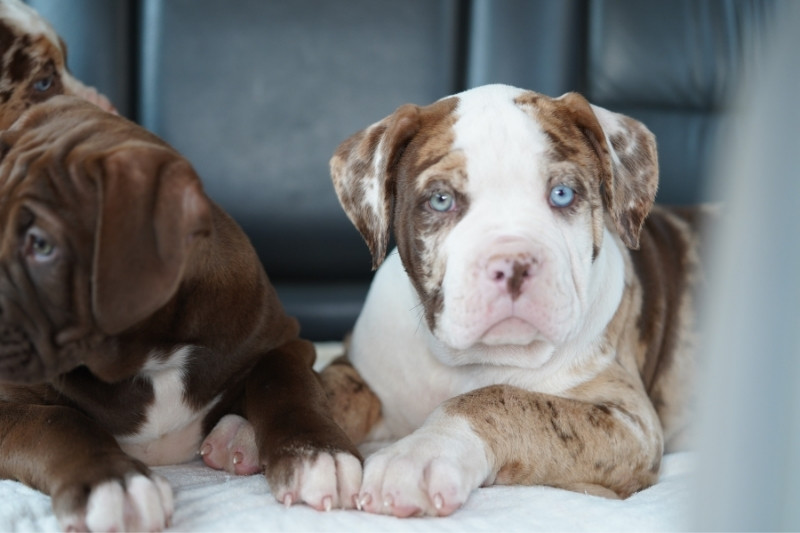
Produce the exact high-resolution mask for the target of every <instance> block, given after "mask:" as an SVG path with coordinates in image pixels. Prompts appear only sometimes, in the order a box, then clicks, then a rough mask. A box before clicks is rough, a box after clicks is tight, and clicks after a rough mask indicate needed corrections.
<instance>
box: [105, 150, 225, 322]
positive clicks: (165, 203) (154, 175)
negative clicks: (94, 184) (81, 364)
mask: <svg viewBox="0 0 800 533" xmlns="http://www.w3.org/2000/svg"><path fill="white" fill-rule="evenodd" d="M95 169H96V170H95V171H96V172H100V173H101V176H99V180H98V183H99V185H100V186H99V189H100V200H99V212H98V221H97V231H96V235H95V245H94V246H95V248H94V265H93V280H92V281H93V283H92V287H93V289H92V305H93V309H94V315H95V320H96V321H97V324H98V326H99V327H100V329H101V330H103V331H104V332H105V333H107V334H109V335H113V334H117V333H120V332H122V331H124V330H125V329H127V328H129V327H131V326H133V325H135V324H136V323H138V322H140V321H141V320H143V319H145V318H147V317H148V316H149V315H151V314H152V313H154V312H155V311H156V310H158V309H159V308H161V307H162V306H163V305H164V304H166V303H167V302H168V301H169V300H170V299H171V298H172V296H173V295H174V293H175V291H176V290H177V288H178V285H179V284H180V281H181V279H182V276H183V273H184V270H185V267H186V264H187V260H188V258H189V252H190V251H191V248H192V246H193V244H194V241H195V240H196V239H197V238H198V237H201V236H203V235H208V234H209V233H210V232H211V229H212V221H211V206H210V203H209V200H208V199H207V197H206V195H205V193H204V192H203V190H202V186H201V184H200V180H199V178H198V177H197V175H196V174H195V172H194V170H193V169H192V167H191V165H190V164H189V163H188V162H187V161H186V160H185V159H183V158H181V157H180V156H178V155H176V154H175V153H174V152H172V151H171V150H169V149H168V148H166V147H162V146H159V145H155V144H149V143H145V142H142V143H129V144H126V145H124V146H122V147H120V148H116V149H114V150H113V151H112V152H111V153H108V154H106V155H104V156H103V157H102V158H101V159H100V160H99V161H97V162H96V165H95Z"/></svg>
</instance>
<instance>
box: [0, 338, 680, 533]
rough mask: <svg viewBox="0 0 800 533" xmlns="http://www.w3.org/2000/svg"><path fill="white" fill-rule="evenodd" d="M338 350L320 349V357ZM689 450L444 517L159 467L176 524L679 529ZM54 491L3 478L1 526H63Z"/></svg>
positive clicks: (506, 491)
mask: <svg viewBox="0 0 800 533" xmlns="http://www.w3.org/2000/svg"><path fill="white" fill-rule="evenodd" d="M335 351H336V350H335V349H334V350H333V351H329V350H327V347H324V348H323V350H321V353H320V355H321V357H320V359H321V364H324V363H325V362H326V361H327V360H329V356H330V355H333V353H334V352H335ZM693 458H694V455H693V454H691V453H679V454H671V455H667V456H665V457H664V460H663V463H662V470H661V477H660V479H659V482H658V483H657V484H656V485H654V486H653V487H650V488H648V489H646V490H643V491H641V492H639V493H637V494H634V495H633V496H631V497H630V498H628V499H627V500H621V501H620V500H607V499H604V498H598V497H595V496H587V495H584V494H577V493H574V492H568V491H564V490H559V489H554V488H550V487H517V486H515V487H497V486H496V487H486V488H481V489H478V490H476V491H475V492H474V493H473V494H472V496H471V498H470V499H469V501H468V502H467V504H466V505H465V506H464V507H463V508H462V509H460V510H458V511H456V512H455V513H454V514H453V515H452V516H450V517H447V518H406V519H398V518H393V517H386V516H375V515H369V514H367V513H362V512H358V511H340V510H333V511H330V512H327V513H324V512H318V511H315V510H313V509H311V508H310V507H307V506H302V505H296V506H293V507H291V508H285V507H284V506H283V505H281V504H279V503H278V502H277V501H276V500H275V499H274V498H273V497H272V495H271V494H270V492H269V487H268V486H267V482H266V479H265V478H264V477H263V476H261V475H254V476H247V477H238V476H232V475H229V474H227V473H225V472H218V471H215V470H212V469H210V468H208V467H206V466H205V465H204V464H203V463H202V461H200V460H197V461H194V462H191V463H188V464H184V465H179V466H168V467H157V468H155V469H154V470H155V471H156V472H158V473H159V474H161V475H163V476H165V477H166V478H167V479H168V480H169V481H170V483H171V484H172V487H173V489H174V491H175V515H174V516H173V520H172V526H171V528H170V530H171V531H270V532H274V531H345V532H347V533H358V532H362V531H363V532H375V531H410V532H413V531H441V532H449V531H454V532H465V531H585V530H592V531H677V530H687V529H689V528H690V526H691V524H690V521H689V516H688V515H689V513H688V511H689V508H690V498H691V494H692V488H693V487H692V476H691V472H692V466H693V463H694V460H693ZM58 530H59V529H58V522H57V521H56V519H55V516H54V515H53V512H52V510H51V508H50V498H49V497H47V496H45V495H44V494H42V493H40V492H37V491H35V490H33V489H30V488H28V487H26V486H24V485H22V484H21V483H17V482H15V481H7V480H4V481H0V531H4V532H11V531H14V532H27V531H37V532H39V531H41V532H47V531H58Z"/></svg>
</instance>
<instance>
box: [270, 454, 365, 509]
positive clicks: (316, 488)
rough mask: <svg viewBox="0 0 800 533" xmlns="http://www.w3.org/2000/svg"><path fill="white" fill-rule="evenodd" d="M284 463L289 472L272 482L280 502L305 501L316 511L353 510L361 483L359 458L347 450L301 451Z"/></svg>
mask: <svg viewBox="0 0 800 533" xmlns="http://www.w3.org/2000/svg"><path fill="white" fill-rule="evenodd" d="M292 463H293V464H290V465H284V466H285V467H288V468H289V470H290V471H291V473H290V474H289V475H287V476H283V478H284V479H283V481H273V482H272V483H271V485H272V486H271V488H272V493H273V494H274V495H275V498H277V500H278V501H279V502H282V503H283V504H284V505H286V506H289V505H292V504H294V503H306V504H308V505H310V506H311V507H313V508H315V509H317V510H318V511H330V510H331V509H334V508H342V509H353V508H355V506H356V497H357V495H358V489H359V487H360V486H361V461H360V460H359V459H358V458H357V457H355V456H353V455H351V454H349V453H347V452H334V453H327V452H308V453H300V454H298V456H297V457H296V458H294V459H293V460H292Z"/></svg>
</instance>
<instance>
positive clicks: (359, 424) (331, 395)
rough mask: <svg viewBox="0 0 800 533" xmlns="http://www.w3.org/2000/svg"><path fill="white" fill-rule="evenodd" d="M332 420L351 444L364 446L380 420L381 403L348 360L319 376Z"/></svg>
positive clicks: (332, 363)
mask: <svg viewBox="0 0 800 533" xmlns="http://www.w3.org/2000/svg"><path fill="white" fill-rule="evenodd" d="M320 380H321V381H322V388H323V389H324V390H325V394H327V395H328V400H329V402H330V405H331V412H332V414H333V419H334V420H335V421H336V423H337V424H339V426H340V427H341V428H342V429H343V430H344V432H345V433H346V434H347V436H348V437H350V440H352V441H353V443H355V444H361V443H362V442H363V441H364V439H365V438H366V436H367V434H369V432H370V430H371V429H372V428H373V426H375V424H377V423H378V421H379V420H380V418H381V401H380V399H379V398H378V396H377V395H376V394H375V393H374V392H373V391H372V389H370V387H369V385H367V382H366V381H364V378H362V377H361V375H360V374H359V373H358V370H356V369H355V368H354V367H353V365H352V364H351V363H350V360H349V359H348V358H347V357H346V356H341V357H339V358H337V359H335V360H334V361H333V362H331V364H329V365H328V366H327V367H325V368H324V369H323V370H322V372H321V373H320Z"/></svg>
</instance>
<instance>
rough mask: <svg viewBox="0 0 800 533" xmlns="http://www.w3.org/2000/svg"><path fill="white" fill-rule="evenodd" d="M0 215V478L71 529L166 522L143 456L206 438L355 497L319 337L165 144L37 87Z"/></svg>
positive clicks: (178, 451) (228, 456)
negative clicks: (47, 502)
mask: <svg viewBox="0 0 800 533" xmlns="http://www.w3.org/2000/svg"><path fill="white" fill-rule="evenodd" d="M0 228H2V234H0V383H2V385H0V476H2V477H4V478H9V479H17V480H19V481H22V482H24V483H26V484H29V485H31V486H33V487H36V488H38V489H39V490H41V491H43V492H45V493H47V494H50V495H51V496H52V499H53V508H54V511H55V513H56V515H57V517H58V519H59V521H60V524H61V525H62V527H63V528H65V529H90V530H115V531H119V530H123V529H137V530H148V531H152V530H158V529H162V528H164V527H165V526H166V525H167V524H168V520H169V517H170V514H171V512H172V493H171V490H170V488H169V486H168V484H167V483H166V482H165V481H164V480H163V479H161V478H160V477H158V476H156V475H154V474H153V473H152V472H151V471H150V470H149V469H148V468H147V466H146V465H155V464H167V463H178V462H182V461H186V460H189V459H191V458H193V457H195V456H196V454H197V452H198V450H200V449H201V447H202V448H204V449H205V451H206V452H207V455H209V456H210V455H215V459H214V460H213V461H209V462H212V463H215V464H216V466H218V467H226V468H228V469H229V470H231V471H237V472H239V471H241V468H244V469H245V471H246V472H249V471H252V470H254V469H256V470H263V471H264V472H265V474H266V477H267V480H268V481H269V484H270V487H271V489H272V492H273V494H274V495H275V497H277V498H278V499H279V500H280V501H282V502H284V503H286V504H291V503H293V502H300V501H305V502H307V503H309V504H310V505H312V506H314V507H316V508H318V509H329V508H331V507H339V506H341V507H352V506H353V496H354V495H355V494H356V493H357V491H358V487H359V483H360V480H361V464H360V460H359V458H358V452H357V451H356V449H355V448H354V447H353V445H352V444H351V442H350V441H349V440H348V438H347V437H346V436H345V435H344V433H343V432H342V431H341V430H340V429H339V428H338V426H336V424H335V423H334V422H333V420H332V419H331V418H330V416H329V408H328V404H327V401H326V398H325V395H324V392H323V391H322V389H321V387H320V384H319V382H318V377H317V376H316V375H315V374H314V372H313V370H312V363H313V362H314V358H315V352H314V347H313V345H312V344H311V343H309V342H307V341H304V340H301V339H299V338H298V336H297V335H298V325H297V322H296V321H295V320H294V319H293V318H290V317H288V316H286V315H285V314H284V312H283V309H282V307H281V305H280V303H279V301H278V298H277V297H276V294H275V292H274V289H273V288H272V286H271V285H270V283H269V280H268V279H267V276H266V274H265V273H264V270H263V268H262V266H261V263H260V262H259V260H258V258H257V256H256V253H255V251H254V250H253V248H252V246H251V245H250V243H249V241H248V239H247V237H246V236H245V235H244V233H243V232H242V230H241V229H240V228H239V226H238V225H237V224H236V223H235V222H234V221H233V220H232V219H231V218H230V217H229V216H228V215H227V214H225V213H224V212H223V211H222V210H221V209H220V208H219V207H218V206H217V205H215V204H214V203H213V202H212V201H211V200H209V198H208V197H207V196H206V195H205V194H204V192H203V189H202V186H201V184H200V180H199V179H198V177H197V175H196V174H195V172H194V170H193V169H192V167H191V165H190V164H189V163H188V162H187V161H186V160H185V159H184V158H183V157H181V156H180V155H179V154H178V153H177V152H175V151H174V150H173V149H172V148H170V147H169V146H168V145H166V144H165V143H164V142H163V141H161V140H159V139H158V138H157V137H156V136H154V135H152V134H150V133H148V132H147V131H145V130H143V129H142V128H140V127H138V126H137V125H135V124H133V123H131V122H129V121H127V120H125V119H123V118H121V117H119V116H116V115H112V114H109V113H106V112H104V111H102V110H101V109H99V108H98V107H96V106H94V105H91V104H88V103H86V102H84V101H82V100H80V99H76V98H73V97H67V96H56V97H53V98H51V99H49V100H47V101H46V102H44V103H41V104H38V105H35V106H33V107H31V109H30V110H29V111H27V112H26V113H25V114H23V115H22V116H21V117H20V119H19V120H18V121H17V122H16V123H15V124H14V126H13V127H12V128H11V129H9V130H7V131H5V132H3V133H2V134H0ZM238 415H241V416H243V417H245V418H246V419H247V420H248V421H249V422H250V424H252V426H250V425H249V424H244V423H242V419H241V418H239V416H238ZM223 417H224V418H223ZM218 422H219V425H218V426H217V428H216V429H213V428H215V425H216V424H218ZM242 427H244V428H246V430H247V431H248V433H247V439H245V440H248V439H249V440H250V441H254V442H255V445H256V448H257V449H256V450H255V451H253V450H251V449H249V448H242V449H239V448H237V447H236V443H237V442H238V440H241V439H239V438H238V435H237V432H239V430H240V429H241V428H242ZM212 429H213V430H212ZM249 432H252V433H249ZM209 433H210V435H209ZM206 436H207V437H206ZM204 437H206V438H205V441H203V439H204ZM229 444H232V445H233V446H232V447H230V448H229ZM207 460H208V459H207Z"/></svg>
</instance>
